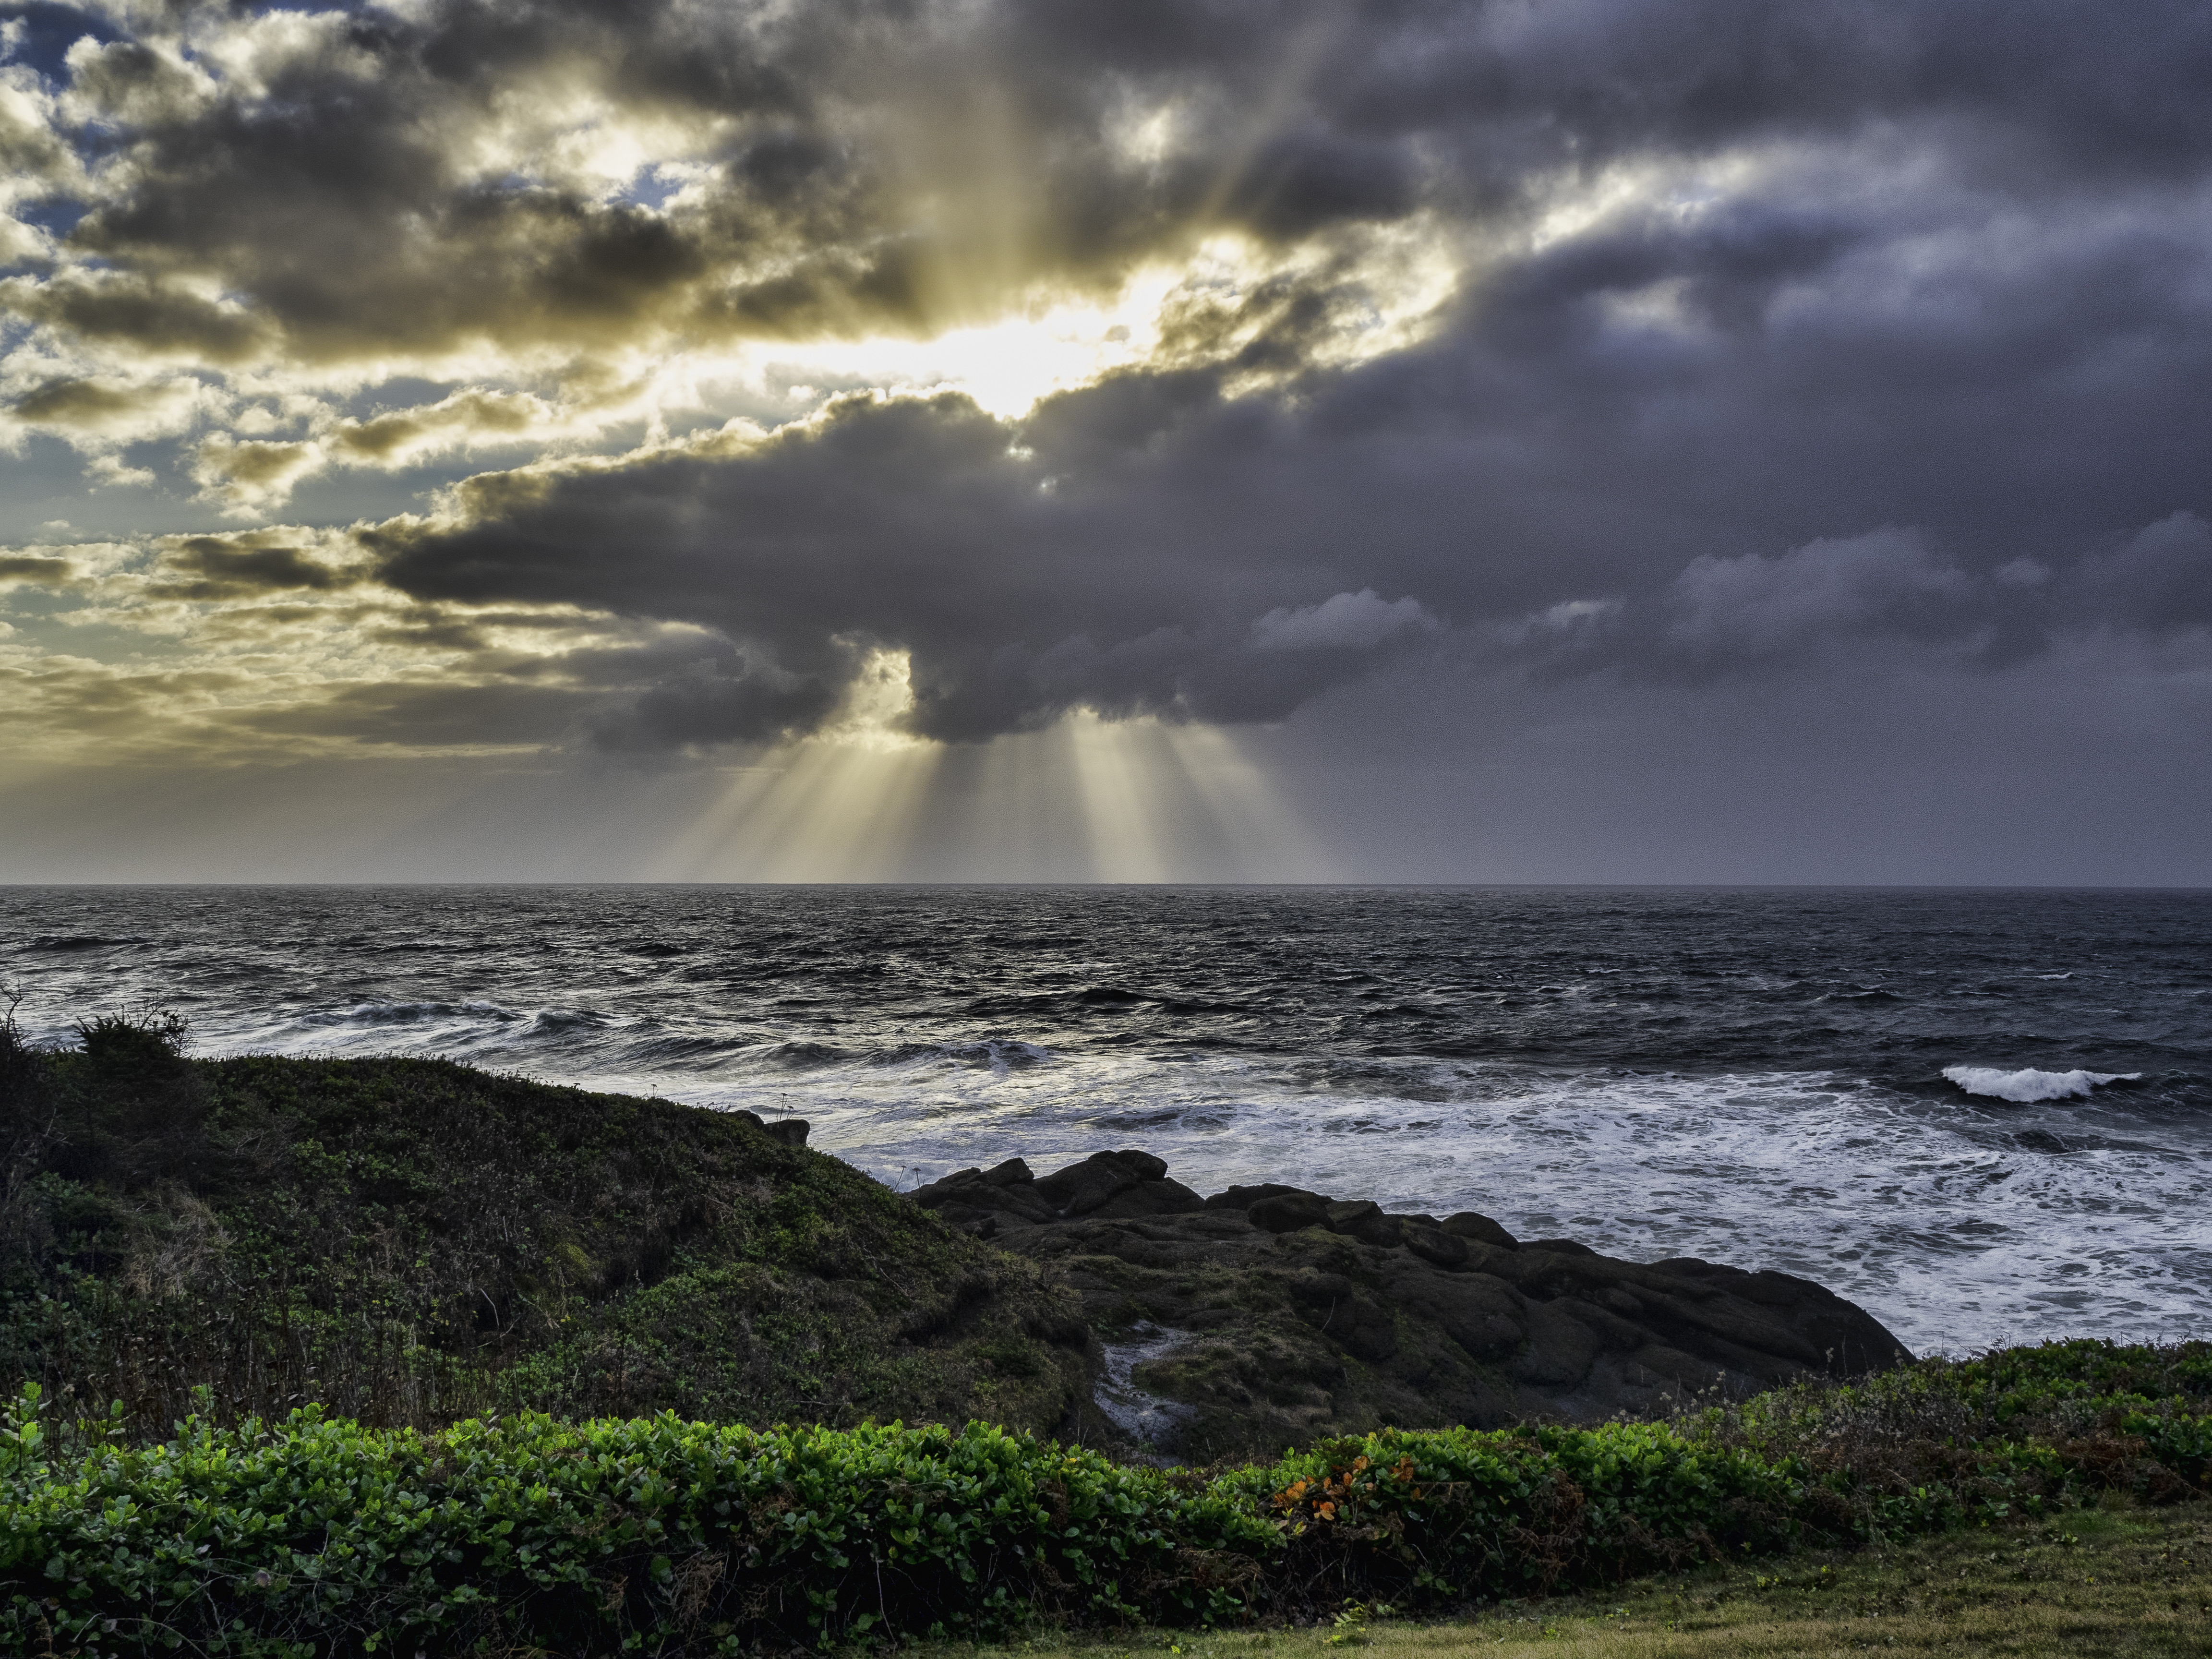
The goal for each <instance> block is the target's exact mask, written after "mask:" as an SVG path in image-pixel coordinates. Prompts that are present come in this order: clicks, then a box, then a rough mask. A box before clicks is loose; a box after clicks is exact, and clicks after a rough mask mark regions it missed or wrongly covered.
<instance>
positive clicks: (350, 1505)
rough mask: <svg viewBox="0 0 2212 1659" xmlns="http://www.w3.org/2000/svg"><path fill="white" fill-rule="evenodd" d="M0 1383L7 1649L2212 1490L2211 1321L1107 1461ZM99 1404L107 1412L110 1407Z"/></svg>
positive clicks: (944, 1613)
mask: <svg viewBox="0 0 2212 1659" xmlns="http://www.w3.org/2000/svg"><path fill="white" fill-rule="evenodd" d="M43 1403H44V1402H43V1401H40V1400H38V1399H36V1398H33V1397H29V1396H26V1397H25V1398H24V1399H23V1400H21V1401H19V1402H18V1405H17V1407H16V1409H15V1414H14V1416H13V1418H12V1419H10V1422H9V1425H8V1428H7V1431H6V1433H5V1436H4V1437H0V1595H4V1597H5V1605H4V1611H0V1647H4V1648H5V1649H6V1650H20V1651H52V1652H57V1653H91V1652H148V1651H161V1650H172V1649H175V1648H179V1647H182V1648H185V1649H188V1650H192V1651H205V1652H220V1653H236V1654H264V1653H285V1654H307V1653H311V1652H312V1653H314V1654H317V1655H323V1654H332V1653H366V1652H374V1651H380V1650H391V1651H396V1652H414V1651H422V1652H426V1653H427V1652H439V1653H453V1652H471V1651H479V1652H501V1653H506V1652H514V1651H526V1650H527V1651H541V1652H556V1653H579V1654H580V1653H608V1652H614V1651H620V1650H628V1651H647V1652H654V1653H661V1654H677V1653H710V1652H718V1651H719V1652H727V1651H738V1650H746V1649H761V1648H774V1649H786V1648H788V1647H791V1646H793V1645H794V1644H805V1645H810V1646H827V1645H833V1644H838V1643H841V1642H847V1641H851V1640H854V1639H881V1638H917V1637H945V1636H948V1635H967V1636H972V1637H993V1636H999V1635H1003V1634H1004V1633H1006V1632H1008V1631H1011V1630H1015V1629H1018V1628H1021V1627H1023V1626H1036V1625H1038V1624H1040V1623H1043V1622H1050V1621H1063V1622H1067V1623H1073V1624H1078V1625H1081V1624H1091V1625H1097V1624H1100V1623H1108V1624H1112V1623H1118V1622H1122V1621H1133V1620H1150V1621H1154V1622H1159V1623H1169V1624H1177V1625H1188V1626H1226V1625H1233V1624H1237V1623H1239V1622H1244V1621H1250V1620H1265V1619H1273V1620H1285V1619H1291V1620H1295V1619H1299V1618H1304V1619H1312V1618H1315V1617H1317V1616H1322V1615H1326V1614H1328V1613H1330V1612H1331V1611H1332V1610H1341V1609H1343V1608H1345V1607H1347V1606H1352V1605H1362V1606H1365V1605H1372V1604H1374V1603H1376V1602H1387V1603H1389V1604H1390V1605H1392V1606H1394V1607H1399V1608H1401V1609H1403V1610H1407V1611H1449V1610H1451V1609H1455V1608H1463V1607H1467V1606H1468V1605H1470V1604H1472V1603H1480V1602H1482V1601H1486V1600H1487V1601H1495V1600H1497V1599H1498V1598H1501V1597H1511V1598H1525V1597H1528V1596H1529V1595H1544V1594H1549V1593H1553V1592H1555V1591H1557V1590H1560V1589H1566V1588H1570V1587H1572V1586H1575V1585H1578V1584H1580V1585H1587V1584H1604V1583H1619V1582H1621V1581H1623V1580H1625V1579H1627V1578H1629V1577H1633V1576H1634V1575H1637V1574H1639V1573H1645V1572H1649V1571H1653V1570H1655V1569H1673V1570H1677V1571H1679V1570H1681V1569H1684V1568H1686V1567H1689V1566H1692V1565H1695V1564H1698V1563H1700V1562H1711V1561H1729V1562H1737V1561H1750V1560H1757V1559H1771V1558H1773V1557H1776V1556H1779V1555H1783V1554H1785V1553H1789V1552H1791V1551H1797V1550H1803V1549H1806V1548H1808V1547H1820V1546H1824V1545H1834V1544H1838V1543H1851V1542H1856V1543H1861V1544H1864V1543H1878V1542H1882V1541H1894V1540H1897V1539H1899V1538H1904V1537H1907V1536H1910V1535H1912V1534H1926V1533H1933V1532H1940V1531H1942V1530H1945V1529H1947V1528H1960V1527H1966V1526H1973V1525H1975V1524H1978V1523H1984V1522H1987V1523H1991V1524H2004V1523H2007V1522H2012V1521H2014V1520H2016V1519H2017V1518H2019V1517H2021V1516H2053V1515H2058V1514H2062V1513H2063V1512H2065V1511H2068V1510H2072V1509H2074V1508H2076V1507H2078V1506H2080V1505H2082V1504H2087V1503H2093V1502H2095V1501H2098V1499H2099V1498H2100V1496H2101V1495H2102V1494H2106V1493H2114V1494H2120V1495H2124V1497H2125V1498H2128V1499H2130V1501H2134V1502H2137V1503H2143V1504H2157V1503H2160V1502H2171V1501H2177V1500H2180V1499H2184V1498H2194V1497H2200V1496H2202V1495H2203V1492H2205V1490H2206V1489H2207V1486H2208V1482H2212V1419H2208V1417H2207V1415H2206V1412H2207V1408H2208V1407H2212V1346H2207V1345H2203V1344H2196V1345H2190V1346H2185V1347H2181V1348H2174V1349H2163V1350H2160V1349H2150V1348H2132V1349H2130V1348H2117V1347H2112V1346H2107V1345H2101V1344H2087V1343H2073V1344H2060V1345H2052V1346H2049V1347H2045V1348H2039V1349H2024V1350H2014V1351H2010V1352H2005V1353H2002V1354H1997V1355H1994V1356H1990V1358H1986V1359H1984V1360H1979V1361H1976V1362H1972V1363H1970V1364H1957V1365H1952V1364H1942V1363H1936V1364H1923V1365H1919V1366H1915V1367H1910V1368H1906V1369H1905V1370H1900V1371H1898V1372H1893V1373H1891V1374H1889V1375H1887V1376H1881V1377H1877V1378H1875V1379H1873V1380H1871V1381H1869V1382H1868V1383H1864V1384H1863V1385H1860V1386H1857V1387H1854V1388H1841V1389H1834V1388H1831V1389H1819V1390H1814V1389H1797V1390H1789V1391H1784V1392H1782V1393H1779V1394H1776V1395H1765V1396H1761V1397H1759V1398H1758V1399H1755V1400H1753V1401H1749V1402H1747V1403H1746V1404H1745V1405H1743V1406H1741V1407H1733V1408H1721V1407H1716V1408H1713V1409H1711V1410H1709V1411H1706V1412H1704V1413H1696V1414H1692V1415H1690V1416H1686V1417H1685V1418H1683V1419H1680V1420H1678V1421H1675V1422H1673V1423H1668V1424H1648V1423H1614V1424H1608V1425H1602V1426H1601V1427H1597V1428H1590V1429H1568V1428H1556V1427H1551V1428H1547V1427H1532V1428H1528V1429H1524V1430H1517V1431H1492V1432H1477V1431H1466V1430H1457V1431H1429V1432H1419V1433H1414V1432H1389V1433H1383V1434H1377V1435H1372V1436H1367V1437H1360V1438H1358V1439H1351V1440H1340V1441H1334V1442H1331V1443H1325V1444H1322V1445H1318V1446H1316V1447H1313V1448H1310V1449H1306V1450H1304V1451H1301V1452H1296V1453H1293V1454H1291V1455H1287V1456H1285V1458H1283V1459H1281V1460H1279V1461H1278V1462H1275V1463H1273V1464H1271V1465H1268V1466H1265V1467H1256V1466H1255V1467H1248V1468H1231V1469H1225V1470H1216V1471H1208V1472H1190V1471H1180V1470H1170V1471H1162V1470H1156V1469H1138V1468H1125V1467H1121V1466H1118V1465H1115V1464H1114V1463H1112V1462H1109V1461H1107V1460H1106V1459H1104V1458H1103V1457H1100V1456H1098V1455H1096V1454H1094V1453H1089V1452H1085V1451H1081V1450H1070V1449H1066V1448H1063V1447H1060V1446H1058V1445H1055V1444H1053V1443H1049V1442H1046V1441H1042V1440H1039V1439H1037V1438H1035V1437H1030V1436H1027V1435H1018V1434H1010V1433H1008V1432H1006V1431H1004V1430H1000V1429H996V1428H990V1427H985V1426H982V1425H969V1427H967V1428H966V1429H964V1430H959V1431H955V1430H952V1429H950V1428H945V1427H941V1426H940V1427H933V1428H925V1429H909V1428H905V1427H902V1426H899V1425H891V1426H888V1427H886V1426H880V1425H862V1426H860V1427H857V1428H853V1429H848V1430H833V1429H825V1428H818V1427H816V1428H779V1429H774V1430H769V1431H753V1430H750V1429H745V1428H741V1427H735V1426H729V1425H720V1426H717V1425H707V1424H702V1423H687V1422H685V1421H683V1420H682V1419H678V1418H676V1417H674V1416H672V1415H663V1416H660V1417H658V1418H653V1419H623V1420H602V1421H595V1422H586V1423H581V1424H563V1423H561V1422H558V1421H556V1420H554V1419H549V1418H545V1417H543V1416H538V1415H523V1416H518V1417H515V1418H512V1419H499V1420H493V1421H477V1420H471V1421H465V1422H462V1423H459V1424H456V1425H453V1426H452V1427H451V1428H450V1429H448V1430H447V1431H443V1432H441V1433H423V1432H421V1431H415V1430H410V1429H369V1428H363V1427H362V1426H360V1425H356V1424H355V1423H351V1422H345V1421H336V1420H326V1419H324V1418H323V1417H322V1416H321V1415H320V1413H318V1412H315V1411H313V1410H309V1411H304V1412H300V1413H294V1414H293V1415H291V1416H290V1417H289V1418H288V1419H284V1420H283V1421H282V1422H279V1423H276V1424H273V1425H262V1424H258V1423H254V1422H250V1421H249V1422H245V1423H241V1424H239V1425H234V1426H231V1427H227V1428H218V1427H216V1426H213V1425H210V1424H207V1423H205V1422H199V1421H191V1422H187V1423H185V1424H184V1425H181V1426H180V1428H179V1431H178V1432H177V1433H176V1434H175V1435H173V1437H170V1438H168V1439H166V1440H164V1441H161V1442H159V1443H154V1444H150V1445H141V1444H133V1443H130V1442H129V1441H128V1439H127V1437H125V1435H124V1434H123V1433H122V1431H121V1430H120V1428H119V1427H115V1426H109V1425H103V1424H102V1423H100V1422H98V1421H83V1422H78V1423H71V1424H67V1425H64V1424H63V1423H60V1422H58V1421H55V1420H52V1418H51V1416H50V1414H47V1413H42V1411H41V1410H40V1407H42V1405H43ZM112 1422H113V1423H114V1424H119V1422H120V1419H119V1418H117V1419H112Z"/></svg>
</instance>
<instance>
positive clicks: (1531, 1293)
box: [911, 1152, 1911, 1461]
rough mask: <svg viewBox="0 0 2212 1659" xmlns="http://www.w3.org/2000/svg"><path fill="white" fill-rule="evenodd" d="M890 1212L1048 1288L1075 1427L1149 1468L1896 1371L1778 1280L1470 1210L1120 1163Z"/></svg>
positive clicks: (1884, 1349)
mask: <svg viewBox="0 0 2212 1659" xmlns="http://www.w3.org/2000/svg"><path fill="white" fill-rule="evenodd" d="M911 1196H912V1197H913V1199H914V1200H915V1202H916V1203H917V1204H918V1205H920V1206H922V1207H924V1208H927V1209H929V1210H932V1211H933V1212H935V1213H937V1214H939V1215H940V1216H942V1217H944V1218H946V1219H948V1220H951V1221H953V1222H955V1223H956V1224H957V1225H960V1226H962V1227H963V1228H965V1229H967V1230H968V1231H969V1232H971V1233H973V1234H975V1235H976V1236H978V1237H988V1238H990V1239H992V1240H994V1242H996V1243H1000V1244H1003V1245H1005V1246H1006V1248H1007V1249H1010V1250H1012V1251H1015V1252H1018V1253H1019V1254H1021V1255H1024V1256H1027V1257H1029V1258H1030V1259H1031V1260H1032V1261H1037V1262H1040V1263H1042V1264H1045V1265H1047V1266H1049V1267H1056V1268H1058V1269H1060V1271H1061V1272H1062V1273H1065V1274H1066V1279H1067V1281H1068V1283H1069V1284H1071V1285H1073V1287H1074V1288H1075V1289H1076V1290H1077V1291H1079V1293H1080V1295H1081V1297H1082V1298H1083V1306H1084V1311H1085V1317H1086V1318H1088V1319H1089V1321H1090V1322H1091V1325H1092V1327H1093V1328H1094V1329H1095V1330H1097V1333H1098V1334H1099V1335H1100V1336H1101V1338H1102V1339H1103V1352H1104V1355H1105V1358H1106V1361H1107V1366H1106V1369H1107V1376H1106V1378H1105V1379H1104V1386H1103V1388H1102V1389H1101V1390H1100V1392H1099V1394H1098V1395H1097V1415H1096V1417H1095V1418H1094V1419H1092V1420H1091V1430H1092V1431H1093V1432H1095V1433H1097V1434H1098V1435H1099V1436H1100V1437H1103V1438H1109V1439H1110V1438H1113V1437H1116V1436H1118V1437H1120V1439H1121V1441H1122V1443H1124V1444H1125V1446H1126V1447H1127V1449H1133V1450H1150V1451H1151V1452H1152V1453H1154V1454H1155V1455H1172V1456H1180V1457H1183V1458H1188V1459H1191V1460H1193V1461H1207V1460H1212V1459H1214V1458H1219V1457H1231V1456H1237V1457H1242V1456H1250V1455H1261V1454H1263V1453H1266V1452H1270V1451H1273V1450H1277V1449H1280V1448H1281V1447H1283V1446H1285V1445H1286V1444H1304V1443H1309V1442H1311V1441H1313V1440H1315V1439H1316V1438H1318V1437H1323V1436H1330V1435H1344V1434H1365V1433H1370V1432H1372V1431H1375V1430H1376V1429H1378V1428H1382V1427H1383V1426H1385V1425H1389V1426H1393V1427H1397V1428H1406V1429H1413V1428H1441V1427H1447V1426H1452V1425H1471V1426H1474V1427H1478V1428H1487V1427H1496V1426H1499V1425H1504V1424H1506V1423H1509V1422H1511V1421H1515V1420H1518V1419H1528V1418H1545V1419H1566V1420H1570V1421H1590V1420H1595V1419H1603V1418H1606V1417H1610V1416H1613V1415H1615V1414H1617V1413H1628V1414H1631V1415H1641V1414H1644V1413H1650V1412H1653V1411H1662V1412H1663V1411H1664V1410H1665V1409H1666V1408H1667V1407H1668V1403H1669V1401H1670V1400H1680V1399H1683V1398H1685V1397H1686V1396H1688V1395H1693V1394H1699V1393H1705V1392H1709V1391H1712V1390H1718V1391H1720V1392H1721V1393H1723V1394H1727V1395H1745V1394H1748V1393H1751V1392H1753V1391H1755V1390H1757V1389H1763V1388H1768V1387H1771V1386H1773V1385H1775V1384H1777V1383H1787V1382H1790V1381H1794V1380H1796V1379H1798V1378H1801V1377H1807V1376H1854V1375H1857V1374H1859V1373H1862V1372H1865V1371H1869V1370H1878V1369H1881V1368H1884V1367H1887V1366H1889V1365H1893V1364H1899V1363H1900V1362H1902V1361H1904V1360H1906V1359H1909V1358H1911V1356H1910V1355H1909V1354H1908V1353H1907V1352H1905V1348H1904V1346H1903V1345H1902V1344H1900V1343H1899V1341H1898V1340H1897V1339H1896V1338H1895V1337H1893V1336H1892V1335H1891V1334H1890V1333H1889V1332H1888V1331H1887V1330H1885V1329H1884V1328H1882V1326H1881V1323H1880V1322H1878V1321H1876V1320H1875V1318H1874V1317H1873V1316H1870V1315H1869V1314H1868V1313H1866V1312H1865V1311H1864V1310H1863V1309H1860V1308H1858V1307H1856V1306H1854V1305H1853V1304H1850V1303H1849V1302H1846V1301H1844V1299H1843V1298H1842V1297H1838V1296H1836V1295H1834V1294H1832V1292H1830V1291H1827V1290H1826V1289H1824V1288H1822V1287H1821V1286H1820V1285H1815V1284H1813V1283H1811V1282H1809V1281H1808V1280H1806V1279H1796V1278H1792V1277H1791V1276H1790V1275H1789V1274H1786V1273H1771V1272H1769V1273H1747V1272H1743V1271H1741V1270H1739V1269H1737V1268H1734V1267H1722V1266H1718V1265H1716V1264H1713V1263H1711V1262H1705V1261H1692V1260H1686V1259H1685V1260H1675V1261H1658V1262H1650V1263H1637V1262H1629V1261H1615V1260H1613V1259H1612V1258H1610V1257H1607V1256H1602V1255H1598V1254H1597V1253H1596V1252H1595V1251H1594V1250H1592V1249H1589V1248H1588V1247H1587V1246H1584V1245H1582V1244H1577V1243H1573V1242H1571V1241H1570V1240H1566V1239H1544V1240H1538V1241H1534V1242H1532V1243H1527V1244H1523V1243H1521V1242H1520V1241H1518V1240H1516V1239H1515V1238H1514V1237H1512V1235H1511V1234H1510V1233H1508V1232H1507V1231H1505V1230H1504V1228H1503V1227H1501V1226H1499V1225H1498V1223H1497V1222H1495V1221H1493V1220H1492V1219H1490V1218H1488V1217H1486V1216H1481V1215H1477V1214H1474V1213H1471V1212H1468V1213H1462V1214H1460V1215H1455V1216H1449V1217H1446V1218H1443V1219H1441V1220H1439V1219H1438V1218H1436V1217H1433V1216H1428V1215H1400V1214H1392V1213H1389V1212H1386V1211H1384V1210H1383V1207H1382V1206H1379V1205H1377V1204H1374V1203H1370V1202H1365V1201H1350V1202H1346V1201H1338V1200H1331V1199H1329V1198H1328V1197H1326V1196H1325V1195H1323V1194H1317V1193H1308V1192H1302V1191H1299V1190H1297V1189H1296V1188H1288V1187H1282V1186H1273V1185H1271V1186H1262V1187H1240V1188H1231V1189H1230V1190H1229V1191H1227V1192H1225V1193H1221V1194H1216V1195H1214V1196H1213V1197H1212V1198H1201V1197H1200V1195H1199V1194H1196V1193H1194V1192H1193V1191H1192V1190H1191V1189H1190V1188H1188V1187H1184V1186H1182V1184H1181V1183H1179V1182H1175V1181H1173V1180H1171V1179H1170V1178H1169V1177H1168V1175H1167V1170H1166V1166H1165V1165H1164V1164H1162V1163H1161V1162H1160V1160H1159V1159H1158V1158H1153V1157H1152V1156H1150V1155H1149V1154H1146V1153H1144V1152H1100V1153H1096V1154H1094V1155H1093V1156H1092V1157H1091V1158H1087V1159H1085V1161H1084V1162H1083V1163H1081V1164H1075V1165H1073V1166H1071V1167H1070V1168H1069V1169H1067V1170H1060V1171H1059V1172H1058V1173H1056V1174H1054V1175H1051V1176H1046V1177H1044V1178H1043V1179H1042V1180H1035V1179H1032V1178H1031V1176H1030V1172H1029V1170H1028V1167H1027V1166H1026V1165H1024V1164H1019V1163H1018V1161H1016V1162H1012V1163H1008V1164H1000V1166H998V1168H996V1169H994V1170H988V1171H984V1170H963V1171H960V1172H959V1173H957V1174H956V1175H952V1176H947V1177H946V1178H945V1180H943V1181H940V1182H933V1183H932V1184H931V1185H930V1186H928V1187H926V1188H921V1189H919V1190H918V1191H916V1192H915V1193H914V1194H911ZM1117 1360H1118V1361H1120V1362H1121V1364H1116V1361H1117ZM1125 1369H1126V1373H1127V1375H1126V1379H1125V1378H1124V1377H1123V1376H1122V1372H1123V1370H1125Z"/></svg>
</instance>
